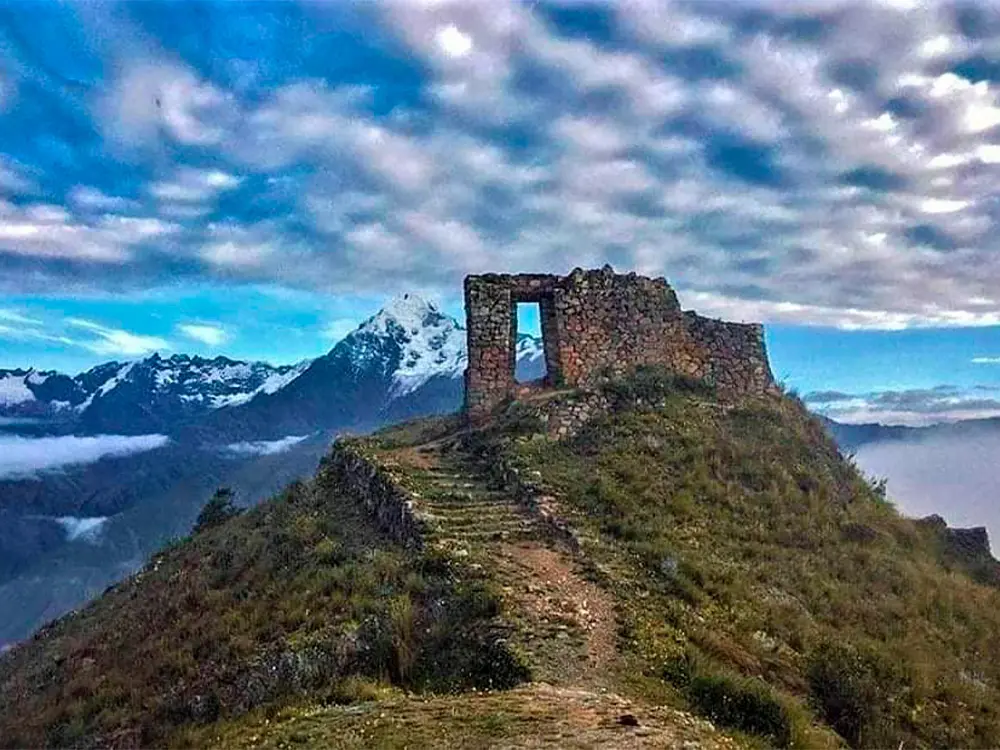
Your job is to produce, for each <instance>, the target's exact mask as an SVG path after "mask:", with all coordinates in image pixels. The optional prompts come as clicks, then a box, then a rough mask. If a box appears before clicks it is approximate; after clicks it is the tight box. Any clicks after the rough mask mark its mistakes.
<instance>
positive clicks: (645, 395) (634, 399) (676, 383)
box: [604, 365, 714, 405]
mask: <svg viewBox="0 0 1000 750" xmlns="http://www.w3.org/2000/svg"><path fill="white" fill-rule="evenodd" d="M604 391H605V393H607V394H608V395H609V396H611V397H612V398H614V399H616V400H618V401H621V402H625V403H628V404H637V403H642V404H647V405H649V404H656V403H658V402H660V401H662V400H663V399H664V398H666V397H667V396H670V395H672V394H678V393H683V394H687V395H694V396H703V397H707V396H710V395H712V394H713V393H714V389H713V388H712V386H711V384H709V383H708V382H707V381H705V380H702V379H699V378H692V377H690V376H688V375H678V374H676V373H672V372H670V371H669V370H667V369H666V368H665V367H662V366H658V365H649V366H645V367H639V368H637V369H636V371H635V372H634V373H632V374H631V375H629V376H627V377H624V378H618V379H615V380H611V381H610V382H608V383H607V384H606V385H605V386H604Z"/></svg>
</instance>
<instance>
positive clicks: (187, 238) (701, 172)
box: [0, 0, 1000, 421]
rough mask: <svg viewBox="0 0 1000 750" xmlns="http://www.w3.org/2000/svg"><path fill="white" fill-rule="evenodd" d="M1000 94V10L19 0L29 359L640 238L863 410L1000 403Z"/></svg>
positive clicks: (239, 327) (276, 325)
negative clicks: (53, 0)
mask: <svg viewBox="0 0 1000 750" xmlns="http://www.w3.org/2000/svg"><path fill="white" fill-rule="evenodd" d="M998 91H1000V6H996V5H995V4H987V3H981V4H951V5H945V4H933V3H927V2H920V3H918V2H905V1H903V0H895V1H894V2H884V3H874V2H873V3H852V4H845V3H834V2H819V1H814V2H804V3H791V2H787V0H780V1H779V2H774V3H764V2H754V3H751V2H747V1H746V0H738V1H735V2H728V3H727V2H721V1H719V0H713V1H712V2H707V1H703V2H694V3H682V2H678V3H676V4H672V5H668V4H666V3H662V2H656V3H653V2H627V1H626V0H623V1H622V2H618V3H616V4H614V5H610V4H609V5H599V4H596V3H588V4H572V5H548V4H545V3H542V2H530V3H529V2H525V3H507V2H504V1H503V0H490V1H489V2H485V1H484V2H476V1H475V0H461V1H460V2H449V1H448V0H433V1H432V0H424V1H423V2H418V0H404V1H403V2H381V3H374V2H364V3H360V2H359V3H349V2H346V1H345V2H330V3H318V2H317V3H310V4H304V5H299V4H294V3H292V2H280V3H275V4H270V3H265V2H254V3H218V4H209V3H206V4H195V3H169V4H160V3H156V2H152V1H149V0H147V1H144V2H127V3H113V2H104V3H89V4H81V5H74V4H72V3H58V4H57V3H50V4H45V3H41V2H34V1H32V2H22V3H17V2H8V3H4V4H3V7H2V8H0V353H2V356H0V360H2V361H0V366H15V365H22V366H27V365H37V366H42V367H58V368H61V369H65V370H71V371H75V370H79V369H81V368H83V367H86V366H89V365H91V364H94V363H96V362H97V361H101V360H106V359H111V358H117V359H128V358H134V357H139V356H143V355H145V354H148V353H150V352H152V351H154V350H159V351H161V352H168V351H185V352H192V353H194V352H198V353H203V354H211V353H217V352H221V353H227V354H229V355H232V356H241V357H255V358H266V359H270V360H272V361H294V360H297V359H300V358H303V357H307V356H315V355H317V354H319V353H321V352H323V351H325V350H326V349H328V348H329V346H330V345H331V344H332V343H333V342H334V341H335V340H336V339H337V338H338V336H340V335H343V333H344V332H345V331H347V330H349V329H350V327H351V326H353V325H354V324H356V323H357V322H358V321H359V320H361V319H363V318H364V317H366V316H367V315H369V314H370V313H371V312H373V311H374V310H375V309H377V307H378V306H379V304H380V302H381V301H382V300H383V299H384V298H385V297H386V296H387V295H391V294H394V293H398V292H401V291H420V292H422V293H425V294H428V295H430V296H431V297H433V298H436V299H438V300H439V301H440V302H441V303H442V304H443V306H444V307H445V309H447V310H449V311H450V312H453V313H456V314H460V302H459V289H460V282H461V279H462V277H463V276H464V275H465V274H467V273H470V272H481V271H485V270H509V271H515V270H516V271H550V272H567V271H569V270H570V269H572V268H573V267H574V266H578V265H579V266H597V265H601V264H603V263H605V262H611V263H612V264H613V265H614V266H615V267H616V268H617V269H619V270H623V271H625V270H637V271H639V272H642V273H649V274H657V275H658V274H663V275H666V276H667V278H668V279H670V280H671V282H672V283H673V284H674V285H675V287H676V288H677V289H678V292H679V295H680V297H681V301H682V303H683V304H684V305H685V307H689V308H695V309H698V310H699V311H701V312H703V313H707V314H711V315H717V316H722V317H727V318H733V319H738V320H762V321H764V322H765V323H768V324H770V326H771V327H770V330H769V334H768V335H769V339H768V340H769V344H770V347H771V351H772V356H773V360H774V369H775V371H776V374H777V375H778V376H779V377H782V378H783V379H785V380H786V381H787V382H788V383H790V384H791V385H793V386H795V387H797V388H798V389H799V390H800V391H801V392H802V393H804V394H806V395H808V397H809V400H810V402H811V403H813V404H814V405H816V406H817V407H822V408H827V409H828V410H830V411H831V413H838V414H841V415H846V416H847V418H853V419H857V418H862V417H868V416H871V415H872V414H875V415H879V414H883V415H885V414H890V413H902V414H904V415H905V420H904V421H906V420H909V421H926V420H927V419H933V418H938V417H939V416H942V415H943V416H948V417H950V418H954V417H955V416H956V415H957V416H963V415H973V416H981V415H983V414H985V413H1000V392H995V391H996V387H998V386H1000V256H998V254H997V252H996V250H997V244H998V243H997V239H996V237H997V221H998V219H1000V201H998V196H1000V96H998ZM928 415H930V416H928Z"/></svg>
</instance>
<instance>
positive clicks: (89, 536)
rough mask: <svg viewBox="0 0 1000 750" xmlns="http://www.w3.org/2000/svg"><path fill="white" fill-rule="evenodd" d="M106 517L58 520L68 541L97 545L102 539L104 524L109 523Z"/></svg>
mask: <svg viewBox="0 0 1000 750" xmlns="http://www.w3.org/2000/svg"><path fill="white" fill-rule="evenodd" d="M107 520H108V519H107V517H106V516H96V517H90V518H77V517H76V516H60V517H59V518H57V519H56V521H58V522H59V525H60V526H62V527H63V528H64V529H65V530H66V539H67V540H69V541H71V542H75V541H78V540H79V541H84V542H90V543H91V544H95V543H97V542H99V541H100V539H101V532H102V531H103V530H104V524H105V523H107Z"/></svg>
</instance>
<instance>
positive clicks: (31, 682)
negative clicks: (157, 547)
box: [0, 466, 524, 747]
mask: <svg viewBox="0 0 1000 750" xmlns="http://www.w3.org/2000/svg"><path fill="white" fill-rule="evenodd" d="M496 609H497V602H496V599H495V597H494V596H493V594H492V593H491V592H489V591H488V590H485V589H484V588H483V587H481V586H479V585H477V584H476V583H475V582H472V583H463V582H460V581H459V580H458V577H457V576H456V575H455V574H454V571H453V570H452V568H451V563H449V562H448V561H447V560H446V559H445V558H443V557H441V556H435V555H433V554H419V553H414V552H408V551H405V550H404V549H402V548H400V547H398V546H396V545H394V544H392V543H390V542H388V541H387V540H386V539H385V538H384V537H382V536H380V535H379V534H378V533H377V531H376V530H375V528H374V527H373V525H372V523H371V521H370V520H369V518H368V517H367V516H366V514H365V513H364V511H363V510H362V509H361V508H359V507H358V506H357V505H355V504H354V503H353V502H352V501H350V500H348V499H345V498H343V497H341V496H340V495H339V494H338V489H337V487H336V486H335V485H334V484H333V481H332V480H331V478H330V476H329V474H328V472H327V471H326V470H325V469H324V468H323V467H322V466H321V469H320V472H319V474H318V475H317V478H316V480H315V481H313V482H310V483H307V484H304V483H298V484H294V485H292V486H290V487H289V488H288V489H287V490H286V491H285V492H284V493H282V494H281V495H280V496H278V497H277V498H275V499H274V500H272V501H270V502H267V503H265V504H263V505H261V506H259V507H257V508H255V509H253V510H251V511H249V512H247V513H245V514H243V515H240V516H237V517H235V518H230V519H229V520H224V521H220V523H218V525H215V526H214V527H211V528H206V529H205V530H203V531H200V532H197V533H195V534H194V535H193V536H192V537H191V538H188V539H186V540H183V541H181V542H179V543H177V544H175V545H173V546H171V547H170V548H168V549H166V550H164V551H163V552H162V553H160V554H158V555H156V556H155V557H154V559H153V560H152V561H151V562H150V563H149V565H147V566H146V568H145V569H144V570H143V571H142V572H140V573H138V574H137V575H135V576H133V577H132V578H131V579H129V580H127V581H125V582H124V583H122V584H120V585H118V586H116V587H114V588H112V589H109V591H108V592H106V593H105V595H104V596H103V597H101V598H100V599H99V600H97V601H96V602H94V603H93V604H91V605H90V606H88V607H86V608H85V609H84V610H82V611H81V612H79V613H76V614H74V615H70V616H67V617H65V618H63V619H62V620H59V621H57V622H55V623H53V624H52V625H50V626H48V627H46V628H45V629H43V631H42V632H40V633H38V634H37V635H36V637H35V638H34V639H33V640H32V641H30V642H28V643H26V644H24V645H22V646H21V647H18V648H16V649H15V650H14V651H12V652H10V653H8V654H6V655H4V656H0V746H3V747H41V746H46V747H64V746H94V745H99V746H114V747H138V746H142V747H148V746H163V745H165V744H181V745H184V744H189V743H190V742H191V740H185V737H186V736H187V734H188V733H189V732H190V731H191V729H192V728H193V727H196V726H198V725H204V724H206V723H210V722H213V721H215V720H217V719H223V720H225V719H230V720H232V719H234V718H237V717H240V716H242V715H244V714H246V713H247V712H248V711H251V710H253V709H255V708H259V707H264V708H265V709H266V710H277V708H280V707H281V706H282V705H284V704H286V703H289V702H303V701H307V702H312V703H315V704H321V703H327V702H334V703H337V702H344V701H351V700H354V699H356V698H358V697H366V696H372V695H378V694H384V693H385V692H386V690H390V689H391V687H392V686H396V687H403V688H409V689H416V690H422V689H431V690H446V691H447V690H458V689H469V688H473V687H476V688H486V687H508V686H510V685H511V684H514V683H516V682H517V681H518V680H519V679H521V678H523V676H524V675H523V668H521V667H520V666H519V665H518V664H517V663H516V662H515V661H514V660H513V659H512V658H511V657H510V655H509V654H508V653H507V652H506V651H505V650H504V648H503V647H502V645H499V644H498V643H497V642H496V641H495V639H494V638H493V635H492V633H491V627H492V624H491V623H492V621H493V618H494V616H495V614H496ZM375 685H381V687H378V688H376V687H375Z"/></svg>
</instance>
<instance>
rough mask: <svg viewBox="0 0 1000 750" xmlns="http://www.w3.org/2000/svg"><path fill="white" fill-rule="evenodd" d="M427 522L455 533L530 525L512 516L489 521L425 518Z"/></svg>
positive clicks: (480, 519) (518, 517)
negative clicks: (467, 530)
mask: <svg viewBox="0 0 1000 750" xmlns="http://www.w3.org/2000/svg"><path fill="white" fill-rule="evenodd" d="M427 520H428V521H430V522H431V523H432V524H434V525H435V526H437V527H438V528H440V529H452V530H456V531H457V530H460V529H483V530H488V529H499V528H508V527H515V526H516V527H521V526H530V525H531V521H530V520H528V519H526V518H521V517H520V516H514V515H511V516H508V517H506V518H490V519H484V518H475V517H471V516H470V517H469V518H464V519H455V518H442V517H440V516H431V517H429V518H427Z"/></svg>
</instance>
